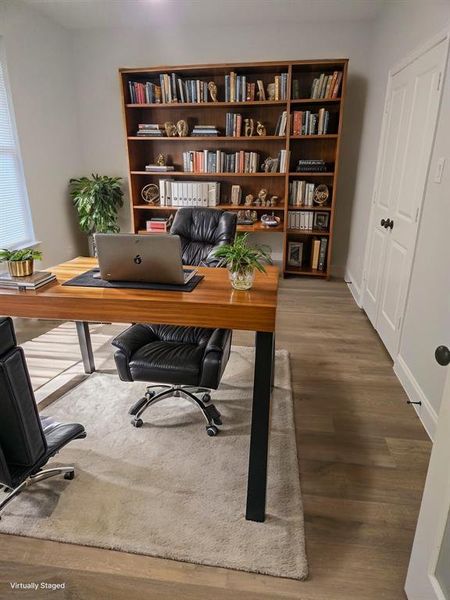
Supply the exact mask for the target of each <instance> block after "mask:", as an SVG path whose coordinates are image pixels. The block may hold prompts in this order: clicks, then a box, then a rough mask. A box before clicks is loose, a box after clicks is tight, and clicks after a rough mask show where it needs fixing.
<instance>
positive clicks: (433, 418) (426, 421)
mask: <svg viewBox="0 0 450 600" xmlns="http://www.w3.org/2000/svg"><path fill="white" fill-rule="evenodd" d="M394 373H395V374H396V375H397V377H398V380H399V381H400V383H401V384H402V386H403V389H404V390H405V392H406V395H407V396H408V398H409V399H410V400H411V402H421V403H422V404H421V405H418V404H413V405H412V406H413V407H414V409H415V411H416V413H417V415H418V417H419V419H420V420H421V422H422V425H423V426H424V428H425V431H426V432H427V433H428V436H429V437H430V439H431V441H433V440H434V434H435V432H436V426H437V420H438V418H437V414H436V411H435V410H434V408H433V407H432V406H431V404H430V401H429V400H428V398H427V397H426V396H425V394H424V392H423V390H422V388H421V387H420V385H419V384H418V382H417V380H416V378H415V377H414V375H413V374H412V373H411V371H410V369H409V367H408V365H407V364H406V363H405V361H404V360H403V358H402V357H401V356H400V355H399V356H397V358H396V359H395V362H394Z"/></svg>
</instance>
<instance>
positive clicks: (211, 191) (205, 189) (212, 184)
mask: <svg viewBox="0 0 450 600" xmlns="http://www.w3.org/2000/svg"><path fill="white" fill-rule="evenodd" d="M159 197H160V205H161V206H217V205H218V204H220V182H218V181H201V182H200V181H174V180H173V179H160V180H159Z"/></svg>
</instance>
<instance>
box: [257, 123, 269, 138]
mask: <svg viewBox="0 0 450 600" xmlns="http://www.w3.org/2000/svg"><path fill="white" fill-rule="evenodd" d="M256 133H257V134H258V135H267V133H266V128H265V127H264V125H263V124H262V123H261V121H257V122H256Z"/></svg>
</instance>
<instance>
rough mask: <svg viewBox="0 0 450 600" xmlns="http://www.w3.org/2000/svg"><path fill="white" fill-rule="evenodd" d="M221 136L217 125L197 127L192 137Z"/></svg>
mask: <svg viewBox="0 0 450 600" xmlns="http://www.w3.org/2000/svg"><path fill="white" fill-rule="evenodd" d="M219 134H220V132H219V130H218V129H217V127H216V126H215V125H195V126H194V129H193V130H192V133H191V136H192V137H209V136H211V137H217V136H218V135H219Z"/></svg>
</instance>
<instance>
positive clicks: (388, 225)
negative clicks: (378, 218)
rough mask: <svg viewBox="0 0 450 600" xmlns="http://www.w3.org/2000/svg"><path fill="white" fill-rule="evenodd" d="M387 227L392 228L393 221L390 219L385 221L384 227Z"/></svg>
mask: <svg viewBox="0 0 450 600" xmlns="http://www.w3.org/2000/svg"><path fill="white" fill-rule="evenodd" d="M388 227H389V229H394V221H392V219H388V220H387V223H386V229H387V228H388Z"/></svg>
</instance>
